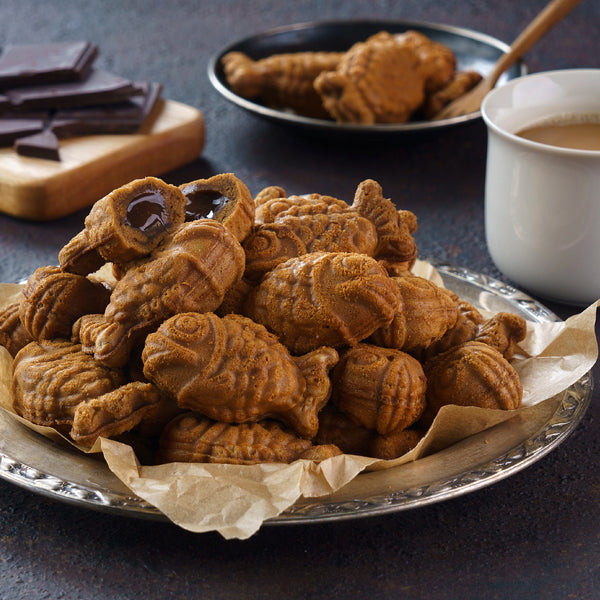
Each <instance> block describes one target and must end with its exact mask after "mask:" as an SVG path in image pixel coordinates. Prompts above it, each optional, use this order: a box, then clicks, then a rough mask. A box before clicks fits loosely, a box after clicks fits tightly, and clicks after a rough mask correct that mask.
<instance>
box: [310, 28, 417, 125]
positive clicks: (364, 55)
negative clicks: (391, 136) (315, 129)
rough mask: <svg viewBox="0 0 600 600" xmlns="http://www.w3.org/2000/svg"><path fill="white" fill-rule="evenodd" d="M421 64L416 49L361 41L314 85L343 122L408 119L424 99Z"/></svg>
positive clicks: (394, 44) (328, 109)
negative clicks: (417, 62)
mask: <svg viewBox="0 0 600 600" xmlns="http://www.w3.org/2000/svg"><path fill="white" fill-rule="evenodd" d="M415 65H416V59H415V56H414V54H413V53H412V52H410V51H409V50H407V49H405V48H403V47H402V46H400V45H399V44H397V43H395V42H394V41H389V42H381V41H379V40H377V41H375V42H358V43H357V44H354V46H352V48H350V50H348V52H346V53H345V54H344V56H343V58H342V60H341V61H340V63H339V65H338V66H337V68H336V70H335V71H327V72H323V73H321V74H320V75H319V76H318V77H317V78H316V79H315V82H314V86H315V89H316V90H317V92H318V94H319V95H320V96H321V99H322V101H323V106H325V108H326V109H327V111H328V112H329V114H330V115H331V116H332V117H333V118H334V119H335V120H336V121H337V122H338V123H361V124H365V125H372V124H375V123H403V122H405V121H408V119H409V118H410V117H411V115H412V113H413V112H414V111H415V110H416V109H417V108H418V107H419V106H420V105H421V103H422V102H423V99H424V80H423V77H422V76H421V75H420V74H419V73H418V72H417V70H416V69H415Z"/></svg>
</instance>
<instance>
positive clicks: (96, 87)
mask: <svg viewBox="0 0 600 600" xmlns="http://www.w3.org/2000/svg"><path fill="white" fill-rule="evenodd" d="M143 92H144V90H143V87H142V86H140V85H139V84H136V83H134V82H132V81H130V80H129V79H124V78H123V77H119V76H118V75H113V74H112V73H108V72H106V71H99V70H92V71H91V73H90V75H89V76H88V77H87V79H85V80H84V81H75V82H69V83H62V84H58V85H56V84H55V85H39V86H31V87H21V88H13V89H10V90H5V92H4V95H5V96H6V97H7V98H8V100H9V103H10V106H11V107H12V108H13V109H18V110H20V109H30V108H56V109H59V108H65V107H73V106H93V105H95V104H111V103H115V102H123V101H124V100H128V99H129V98H131V97H132V96H137V95H139V94H143Z"/></svg>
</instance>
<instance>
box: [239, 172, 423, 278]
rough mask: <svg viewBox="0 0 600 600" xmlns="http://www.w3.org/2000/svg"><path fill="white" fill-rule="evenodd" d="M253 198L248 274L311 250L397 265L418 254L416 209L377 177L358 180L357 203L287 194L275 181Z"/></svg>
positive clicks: (247, 245)
mask: <svg viewBox="0 0 600 600" xmlns="http://www.w3.org/2000/svg"><path fill="white" fill-rule="evenodd" d="M254 201H255V203H256V205H257V206H256V214H255V226H254V229H253V231H252V232H251V233H250V235H249V236H248V237H247V238H246V240H245V241H244V250H245V252H246V273H245V275H246V277H248V278H249V279H258V278H260V277H261V276H262V275H263V274H264V273H266V272H267V271H270V270H272V269H273V268H274V267H276V266H277V265H278V264H280V263H282V262H284V261H286V260H288V259H289V258H294V257H296V256H301V255H303V254H308V253H310V252H357V253H359V254H366V255H368V256H373V257H375V258H377V259H378V260H382V261H385V262H386V263H389V264H390V265H393V266H394V268H395V269H396V270H402V269H410V268H411V267H412V266H413V265H414V262H415V260H416V258H417V246H416V243H415V240H414V238H413V236H412V234H413V233H414V232H415V231H416V229H417V220H416V217H415V215H414V214H413V213H412V212H410V211H407V210H397V209H396V207H395V206H394V204H393V203H392V201H391V200H390V199H389V198H384V197H383V193H382V189H381V186H380V185H379V183H377V182H376V181H374V180H372V179H367V180H365V181H363V182H362V183H361V184H360V185H359V186H358V188H357V190H356V193H355V196H354V201H353V203H352V205H349V204H348V203H346V202H344V201H343V200H338V199H337V198H333V197H331V196H322V195H320V194H309V195H307V196H289V197H286V194H285V191H284V190H283V189H282V188H279V187H276V186H272V187H269V188H265V189H264V190H262V191H261V192H260V193H259V194H258V196H257V197H256V198H255V200H254Z"/></svg>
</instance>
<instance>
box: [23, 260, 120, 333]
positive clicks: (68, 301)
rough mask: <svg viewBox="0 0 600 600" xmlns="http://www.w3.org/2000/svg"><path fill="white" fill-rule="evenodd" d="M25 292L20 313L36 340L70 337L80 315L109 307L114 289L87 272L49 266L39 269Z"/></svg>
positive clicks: (28, 282) (27, 328)
mask: <svg viewBox="0 0 600 600" xmlns="http://www.w3.org/2000/svg"><path fill="white" fill-rule="evenodd" d="M22 293H23V298H22V299H21V303H20V306H19V315H20V318H21V322H22V323H23V326H24V327H25V329H26V330H27V331H28V333H29V335H31V337H32V338H34V339H36V340H42V339H46V340H47V339H56V338H63V339H66V340H68V339H70V337H71V329H72V327H73V324H74V323H75V321H77V319H79V317H81V316H82V315H85V314H87V313H97V312H102V311H103V310H104V309H105V308H106V306H107V305H108V302H109V300H110V293H111V291H110V289H109V288H108V287H106V286H104V285H103V284H101V283H99V282H96V281H92V280H91V279H88V278H87V277H84V276H83V275H77V274H75V273H67V272H65V271H63V270H62V269H60V268H59V267H52V266H48V267H40V268H39V269H36V271H35V272H34V273H33V275H32V276H31V277H30V278H29V279H28V280H27V283H26V284H25V286H24V287H23V290H22Z"/></svg>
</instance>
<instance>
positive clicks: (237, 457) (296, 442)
mask: <svg viewBox="0 0 600 600" xmlns="http://www.w3.org/2000/svg"><path fill="white" fill-rule="evenodd" d="M338 454H341V452H340V450H339V449H337V448H335V447H333V446H313V445H312V443H311V442H310V441H309V440H306V439H303V438H300V437H298V436H296V435H294V434H292V433H290V432H288V431H286V430H285V429H284V428H283V427H281V426H280V425H279V424H278V423H276V422H274V421H269V420H266V421H261V422H259V423H245V424H227V423H218V422H215V421H212V420H211V419H207V418H206V417H202V416H200V415H197V414H194V413H185V414H183V415H181V416H179V417H177V418H175V419H174V420H173V421H171V423H169V425H167V427H166V428H165V430H164V432H163V434H162V436H161V438H160V449H159V451H158V453H157V462H158V463H167V462H208V463H220V464H235V465H254V464H257V463H266V462H269V463H270V462H279V463H290V462H293V461H294V460H297V459H299V458H306V459H308V460H317V461H320V460H325V459H326V458H329V457H331V456H336V455H338Z"/></svg>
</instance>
